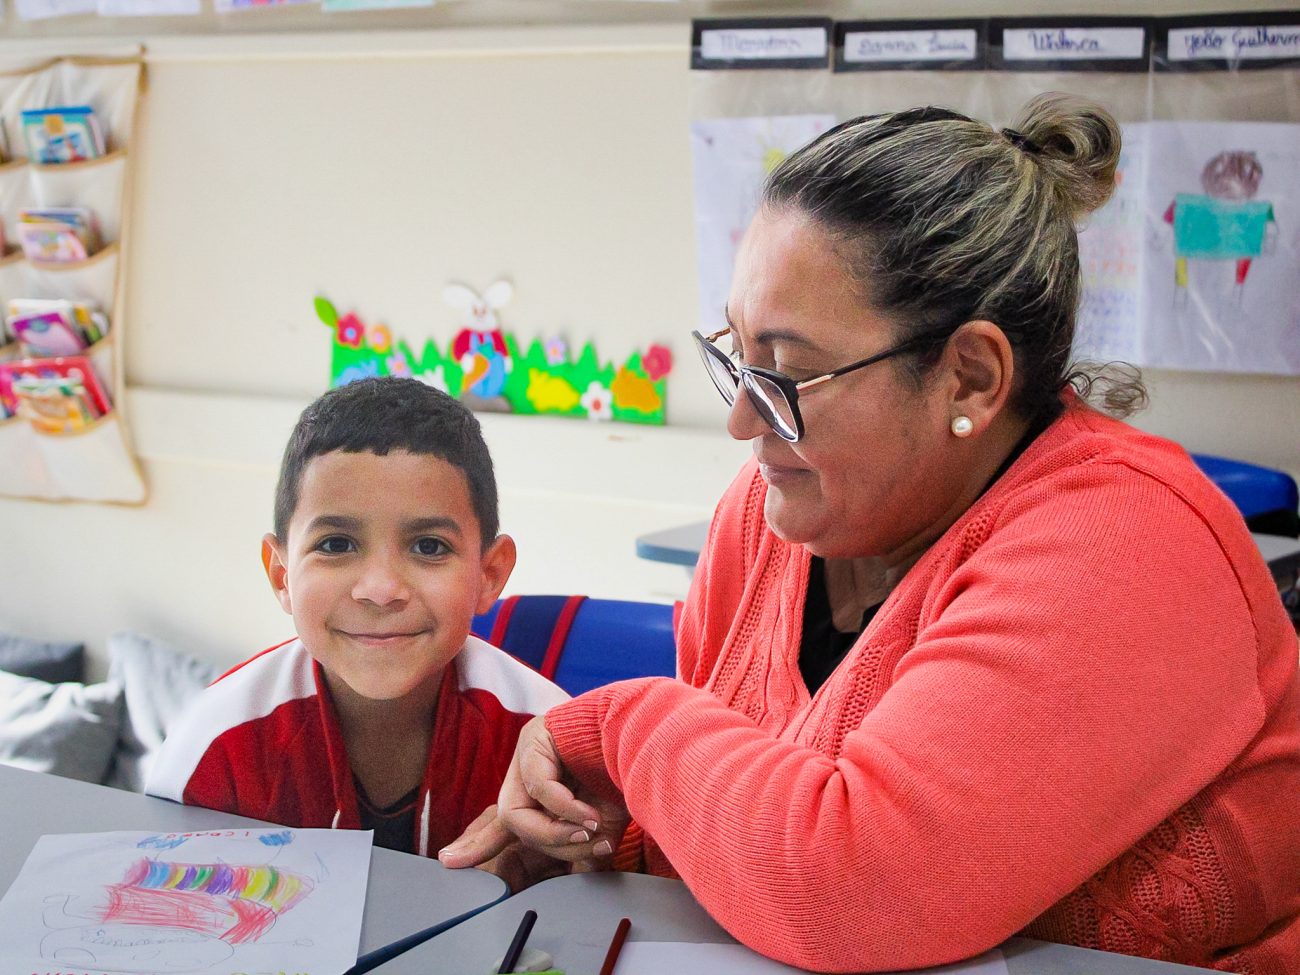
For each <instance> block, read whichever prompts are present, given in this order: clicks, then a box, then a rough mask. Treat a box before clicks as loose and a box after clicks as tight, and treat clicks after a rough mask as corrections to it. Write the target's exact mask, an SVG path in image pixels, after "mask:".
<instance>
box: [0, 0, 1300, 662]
mask: <svg viewBox="0 0 1300 975" xmlns="http://www.w3.org/2000/svg"><path fill="white" fill-rule="evenodd" d="M470 6H471V5H469V4H463V3H462V4H447V5H445V8H440V9H444V13H438V12H435V13H432V14H429V15H428V16H430V17H439V16H446V17H447V18H452V19H453V20H454V21H455V25H454V26H448V27H447V28H446V29H423V30H414V29H413V30H408V31H401V32H392V31H378V32H375V31H362V30H347V31H340V30H334V29H331V30H322V29H321V28H320V26H319V25H320V23H321V21H319V20H317V21H308V23H307V26H311V27H314V28H316V29H317V30H321V31H322V32H320V33H298V32H294V31H293V30H290V29H289V28H288V27H286V26H285V23H284V22H279V23H278V24H276V25H274V29H275V30H276V31H280V32H279V33H270V34H266V35H256V36H254V35H247V34H243V33H240V32H239V31H242V30H243V28H242V27H240V28H239V29H238V31H236V29H235V28H230V26H229V22H228V21H226V22H223V23H222V25H219V26H220V29H221V30H227V29H228V28H229V29H230V31H231V33H229V34H227V35H225V36H221V35H219V34H216V33H192V34H191V33H182V32H181V31H182V30H183V29H189V28H188V27H187V25H183V24H182V25H181V26H179V27H172V26H167V27H160V26H157V25H158V22H157V21H150V22H149V24H147V25H145V27H152V29H154V30H155V31H161V30H167V31H169V32H168V33H158V34H156V35H153V36H146V42H147V47H148V55H147V58H148V71H149V90H148V94H147V96H146V100H145V103H144V105H143V110H142V112H141V114H140V130H139V133H138V136H139V137H138V140H137V143H136V145H137V146H138V149H137V151H136V152H135V156H136V172H135V177H136V178H135V187H134V191H135V192H134V207H133V212H132V221H133V224H132V226H133V239H132V241H131V244H130V248H129V252H128V260H129V272H128V275H127V279H126V285H127V289H128V290H127V315H126V321H125V322H124V323H123V326H124V328H123V332H122V335H123V337H124V340H125V345H126V350H127V351H126V371H127V382H128V388H129V392H128V395H127V397H126V403H125V407H126V410H127V415H128V418H129V419H130V421H131V423H132V425H133V428H134V435H135V440H136V444H137V448H138V451H139V453H140V456H141V458H142V462H143V467H144V472H145V475H146V477H147V479H148V481H149V485H150V491H151V494H150V499H149V501H148V503H147V504H146V505H144V506H142V507H138V508H124V507H114V506H103V505H83V504H54V505H49V504H39V503H35V502H24V501H14V500H6V499H0V526H2V527H0V544H2V545H3V548H4V550H5V551H7V552H9V553H12V554H11V557H10V560H9V562H10V565H16V566H21V567H22V569H21V570H20V571H16V572H10V573H6V575H5V578H4V582H3V584H2V585H0V630H7V631H14V632H20V633H25V634H28V635H32V636H43V637H48V638H76V639H84V640H86V641H87V642H88V643H89V644H90V647H91V651H92V657H93V660H94V667H95V669H96V670H97V671H102V669H103V666H104V658H103V650H104V641H105V639H106V637H107V635H108V634H109V633H111V632H113V631H114V630H118V629H125V628H130V629H135V630H140V631H143V632H147V633H151V634H153V635H155V636H158V637H161V638H163V639H166V640H168V641H170V642H172V643H174V644H176V645H177V646H180V647H183V648H185V649H188V650H190V651H192V652H194V653H196V654H198V655H200V656H202V657H205V658H207V659H211V660H215V661H218V662H222V663H228V662H233V661H235V660H237V659H239V658H241V657H242V656H245V655H247V654H248V653H251V652H252V651H254V650H256V649H260V648H261V647H263V646H266V645H269V644H270V643H273V642H275V641H277V640H279V639H281V638H283V637H284V636H287V635H288V634H289V633H290V631H291V627H290V621H289V620H288V619H287V618H285V617H283V616H282V614H281V613H280V610H279V608H278V606H277V605H276V604H275V602H274V600H273V599H272V598H271V596H270V593H269V592H268V591H267V587H266V583H265V582H264V580H263V577H262V575H261V569H260V565H259V564H258V544H259V539H260V538H261V535H262V533H263V532H264V531H266V530H267V529H268V528H269V521H270V509H271V493H272V488H273V484H274V478H275V469H276V464H277V462H278V456H279V452H280V450H281V448H282V445H283V443H284V439H285V437H286V436H287V434H288V431H289V429H290V427H291V426H292V423H293V420H294V419H295V417H296V415H297V413H298V411H299V410H300V409H301V408H302V406H304V405H305V404H306V403H307V402H308V401H309V400H310V399H311V398H312V397H313V396H315V395H316V394H318V393H319V392H320V391H321V390H323V388H324V387H325V384H326V382H327V380H328V375H329V353H330V342H329V333H328V331H327V330H326V329H325V327H324V326H322V325H321V324H320V323H319V322H318V321H317V320H316V319H315V317H314V314H313V311H312V299H313V297H314V296H315V295H317V294H325V295H327V296H328V297H329V298H330V299H331V300H332V301H333V302H334V303H335V304H336V305H337V306H338V307H339V308H340V309H341V310H355V311H356V312H358V313H359V314H360V315H361V316H362V317H363V318H364V319H366V320H367V321H383V322H385V323H387V324H388V325H390V327H391V328H392V329H393V330H394V332H395V333H397V334H401V335H408V336H411V337H418V338H422V337H424V336H428V335H432V336H436V337H438V339H439V340H440V341H442V342H444V343H445V342H446V341H447V339H448V338H449V337H450V336H451V335H452V334H453V333H454V331H455V330H456V329H457V328H458V327H459V326H460V320H459V319H458V317H457V314H456V313H455V312H454V311H453V310H452V309H450V308H448V307H446V306H444V305H443V304H442V303H441V301H440V299H439V292H440V290H441V288H442V286H443V285H444V284H445V283H447V282H448V281H453V280H458V281H464V282H466V283H469V284H471V285H473V286H475V287H478V288H482V287H485V286H486V285H487V284H488V283H490V282H491V281H492V280H494V279H496V278H497V277H502V276H504V277H508V278H509V279H510V280H511V281H513V283H514V285H515V289H516V296H515V298H514V300H513V301H512V302H511V303H510V304H509V305H508V306H507V307H506V308H505V309H504V310H503V312H502V315H501V317H502V321H503V324H504V325H505V326H506V327H507V328H509V329H513V330H514V331H516V332H517V333H518V334H519V335H521V336H531V335H533V334H537V333H551V332H556V331H560V332H564V333H566V334H567V336H568V338H569V340H570V341H571V342H575V343H578V342H581V341H584V340H586V339H588V338H590V339H593V340H594V341H596V343H597V348H598V351H599V352H600V354H601V355H602V357H603V358H607V359H621V358H622V357H624V356H625V355H626V354H627V352H628V351H629V350H630V349H632V348H634V347H638V346H644V345H646V344H648V343H649V342H653V341H662V342H665V343H667V344H669V345H670V346H671V348H672V349H673V350H674V352H675V354H676V356H677V365H676V368H675V371H674V372H673V374H672V378H671V380H670V385H669V394H668V395H669V419H670V425H669V426H668V427H666V428H662V429H656V428H643V427H634V426H630V425H594V424H589V423H582V422H576V421H566V420H557V419H544V418H519V417H508V416H493V415H487V416H484V417H483V422H484V428H485V431H486V434H487V437H488V440H489V443H490V446H491V447H492V449H493V452H494V454H495V455H496V458H497V463H498V474H499V480H500V483H501V490H502V518H503V527H504V529H505V530H507V531H509V532H511V533H512V534H514V535H515V537H516V538H517V540H518V541H519V547H520V561H519V567H518V569H517V570H516V573H515V577H514V579H513V580H512V583H511V585H510V587H509V590H508V591H511V592H586V593H588V594H591V595H598V596H611V597H621V598H637V599H656V600H670V599H673V598H680V597H681V596H682V595H683V594H684V592H685V587H686V583H687V573H686V572H685V570H683V569H680V568H677V567H673V566H665V565H660V564H654V563H647V562H645V561H642V560H639V559H637V558H636V557H635V555H634V540H635V538H636V536H637V535H639V534H642V533H644V532H646V531H649V530H653V529H656V528H661V527H669V526H672V525H675V524H680V523H683V522H687V521H692V520H699V519H704V518H706V517H707V516H708V514H709V512H710V510H711V508H712V504H713V502H714V500H715V499H716V497H717V496H718V494H719V493H720V492H721V491H722V489H723V488H724V487H725V485H726V483H727V482H728V480H729V479H730V477H731V476H732V474H733V473H734V472H735V470H736V469H737V467H738V466H739V464H740V463H741V462H742V461H743V459H744V457H745V456H747V453H748V448H747V447H746V446H745V445H741V444H735V443H732V442H731V441H729V440H728V439H727V438H726V436H725V434H724V433H723V432H722V429H721V425H722V420H723V413H722V408H721V404H720V403H719V402H718V401H717V397H716V393H715V392H714V391H713V390H712V388H711V387H710V386H709V385H708V382H707V380H706V379H705V377H704V375H703V374H702V372H700V370H699V366H698V364H697V363H696V362H695V361H694V352H693V350H692V349H691V347H690V345H689V339H688V338H687V332H688V330H689V329H690V328H691V327H692V326H693V325H694V318H695V307H696V304H695V283H694V275H695V271H694V250H693V246H694V245H693V225H692V208H691V196H690V186H691V176H690V158H689V144H688V140H687V125H688V120H689V117H690V110H691V109H690V106H691V102H692V88H691V86H692V78H691V76H690V72H689V71H687V69H686V55H687V40H688V30H687V20H688V18H689V16H691V15H692V14H700V13H714V14H719V13H731V12H742V11H743V12H747V13H748V12H754V11H755V10H761V11H766V12H782V11H784V12H789V11H790V5H780V4H775V5H774V4H766V5H753V4H730V3H727V4H570V5H558V4H557V5H547V6H548V7H563V8H564V10H565V11H566V12H567V14H568V15H569V18H568V19H571V20H579V21H585V22H581V23H569V24H566V25H563V26H553V25H548V26H534V27H530V26H521V25H520V22H521V21H522V20H523V19H524V17H523V16H522V15H521V14H520V13H519V10H518V9H515V8H511V7H510V5H505V6H504V7H503V6H502V5H500V4H498V5H495V6H494V7H492V10H493V11H495V13H494V14H493V15H492V16H495V17H496V18H497V20H496V21H493V20H492V16H488V15H487V14H482V15H481V19H480V20H479V21H477V22H472V23H469V24H467V25H461V23H460V22H461V21H464V20H466V18H467V17H468V15H467V13H466V11H467V10H469V8H470ZM486 6H489V5H485V7H486ZM799 6H800V8H801V9H808V8H811V7H814V6H816V5H799ZM1270 6H1272V7H1275V8H1278V9H1282V8H1283V6H1284V5H1283V4H1272V5H1270V4H1267V3H1265V4H1260V3H1251V4H1233V3H1217V4H1213V5H1182V6H1180V7H1177V8H1172V7H1167V5H1166V7H1167V9H1164V10H1162V11H1161V12H1173V11H1174V10H1191V9H1202V10H1204V9H1234V8H1235V9H1260V8H1261V7H1263V8H1268V7H1270ZM516 7H518V5H516ZM453 8H455V9H453ZM615 8H618V9H615ZM650 8H654V9H653V10H650ZM977 8H978V9H977ZM1029 8H1032V10H1033V12H1044V13H1046V12H1087V13H1119V12H1125V11H1126V10H1131V9H1132V8H1131V7H1125V6H1124V5H1120V4H1114V3H1104V2H1100V0H1093V2H1091V3H1078V2H1076V3H1069V4H1066V3H1055V2H1053V3H1035V4H1020V5H1013V4H1005V3H989V2H983V3H961V4H958V3H955V2H950V3H936V2H931V3H923V4H921V5H920V6H917V5H916V4H901V3H899V4H894V5H893V6H892V7H891V6H890V5H889V4H880V5H873V7H872V11H871V13H872V15H873V16H881V17H884V16H891V15H892V16H899V15H904V14H907V15H912V16H945V15H946V16H953V15H957V14H961V15H968V14H974V13H1003V14H1011V13H1024V12H1027V10H1028V9H1029ZM577 9H582V10H586V11H592V13H591V14H590V16H587V17H585V18H584V17H579V16H577V15H576V14H575V13H574V11H575V10H577ZM817 9H818V10H821V11H824V12H827V13H831V14H836V15H847V14H848V13H856V14H857V15H858V16H861V10H860V9H855V6H854V5H851V4H838V5H837V4H827V5H820V6H817ZM256 16H258V15H251V14H250V15H245V18H246V19H245V21H244V23H250V22H252V21H251V18H254V17H256ZM294 16H295V17H297V18H298V19H299V20H301V19H302V18H303V17H305V15H303V14H295V15H294ZM317 16H318V17H319V15H317ZM366 16H367V18H371V19H366V20H363V21H359V22H357V23H362V24H366V25H370V24H376V25H377V24H380V23H385V21H382V20H380V19H376V18H374V15H366ZM403 16H413V15H410V14H403ZM468 19H469V20H470V21H473V18H472V17H468ZM177 23H179V22H177ZM349 23H351V22H349ZM129 26H130V25H128V28H129ZM200 26H203V25H200ZM290 26H292V24H291V25H290ZM331 26H332V25H331ZM111 27H112V33H114V34H115V35H116V38H117V39H116V41H115V43H117V44H119V45H120V41H121V39H122V38H123V37H125V36H128V30H127V28H123V27H122V25H121V24H120V23H119V22H114V23H113V24H112V25H111ZM207 29H208V30H215V29H216V28H214V27H212V25H211V24H207ZM140 30H141V31H142V34H141V35H140V36H145V35H144V34H143V30H144V28H143V27H142V28H140ZM41 31H44V33H41ZM94 43H98V42H94ZM74 44H76V45H77V47H76V49H78V50H84V49H86V48H87V46H91V47H93V43H92V42H87V41H84V40H79V39H76V38H73V37H67V36H58V34H57V26H48V25H47V26H46V27H43V28H39V29H38V27H37V26H34V25H22V24H14V23H6V25H5V27H4V30H3V32H0V58H7V59H12V58H14V57H19V56H22V57H28V56H33V57H34V56H38V55H39V54H42V53H45V52H46V51H48V50H55V49H68V48H69V47H71V46H72V45H74ZM1148 378H1149V383H1150V386H1151V389H1152V393H1153V404H1152V407H1151V408H1150V410H1149V411H1148V412H1147V413H1145V414H1144V415H1142V416H1141V417H1140V418H1139V419H1138V421H1137V422H1138V424H1139V425H1140V426H1143V427H1145V428H1148V429H1151V430H1154V431H1156V432H1159V433H1162V434H1164V435H1167V436H1171V437H1173V438H1175V439H1177V440H1180V441H1181V442H1183V443H1184V444H1186V445H1187V446H1188V447H1189V448H1191V449H1193V450H1198V451H1204V452H1210V453H1221V454H1226V455H1229V456H1233V457H1238V458H1242V459H1246V460H1252V461H1256V462H1259V463H1264V464H1269V465H1272V466H1277V467H1282V468H1284V469H1287V470H1289V471H1291V472H1293V473H1296V474H1297V475H1300V443H1298V439H1297V438H1296V436H1295V433H1294V428H1295V422H1296V418H1297V417H1298V416H1300V383H1297V382H1296V381H1295V380H1294V379H1280V378H1275V377H1260V376H1231V375H1198V374H1187V373H1171V372H1153V373H1151V374H1149V377H1148Z"/></svg>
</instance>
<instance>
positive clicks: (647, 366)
mask: <svg viewBox="0 0 1300 975" xmlns="http://www.w3.org/2000/svg"><path fill="white" fill-rule="evenodd" d="M672 367H673V354H672V352H671V351H669V349H668V347H667V346H664V345H652V346H650V348H648V349H646V352H645V355H643V356H642V357H641V368H643V369H644V370H645V374H646V375H647V376H649V377H650V378H651V379H652V380H659V379H662V378H663V377H664V376H666V375H668V371H669V370H670V369H672Z"/></svg>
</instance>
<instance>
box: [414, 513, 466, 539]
mask: <svg viewBox="0 0 1300 975" xmlns="http://www.w3.org/2000/svg"><path fill="white" fill-rule="evenodd" d="M402 527H403V528H405V529H406V530H407V531H408V532H410V533H412V534H414V533H415V532H428V531H442V532H447V533H448V534H452V535H459V534H460V523H459V522H458V521H456V519H455V518H445V517H444V518H439V517H430V518H413V519H412V520H411V521H408V522H405V523H403V526H402Z"/></svg>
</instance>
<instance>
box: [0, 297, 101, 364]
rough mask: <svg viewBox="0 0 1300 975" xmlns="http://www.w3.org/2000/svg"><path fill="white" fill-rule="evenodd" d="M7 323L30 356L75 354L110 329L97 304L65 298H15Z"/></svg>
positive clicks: (9, 307) (8, 310)
mask: <svg viewBox="0 0 1300 975" xmlns="http://www.w3.org/2000/svg"><path fill="white" fill-rule="evenodd" d="M5 324H6V325H7V326H8V329H9V334H10V335H12V336H13V337H14V338H15V339H16V340H17V341H18V342H19V343H20V345H21V346H22V353H23V355H27V356H51V355H76V354H77V353H78V352H80V351H81V350H82V349H85V348H87V347H89V346H91V345H94V344H95V343H96V342H98V341H99V340H100V339H102V338H103V337H104V335H105V334H106V333H107V332H108V319H107V318H105V317H104V315H103V313H102V312H101V311H100V310H99V308H98V306H96V305H93V304H87V303H85V302H80V301H69V300H67V299H65V298H14V299H13V300H11V301H10V302H9V303H8V304H7V305H6V307H5Z"/></svg>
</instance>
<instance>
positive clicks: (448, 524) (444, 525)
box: [307, 515, 461, 535]
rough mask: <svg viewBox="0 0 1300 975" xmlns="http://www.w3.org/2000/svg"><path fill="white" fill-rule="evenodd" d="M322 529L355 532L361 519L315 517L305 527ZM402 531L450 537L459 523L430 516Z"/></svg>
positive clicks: (450, 519) (457, 532) (404, 526)
mask: <svg viewBox="0 0 1300 975" xmlns="http://www.w3.org/2000/svg"><path fill="white" fill-rule="evenodd" d="M322 528H335V529H338V530H340V531H350V532H356V531H360V530H361V519H360V518H352V517H349V516H348V515H317V516H316V517H315V518H313V519H312V520H311V522H310V523H309V524H308V525H307V530H308V531H313V532H314V531H319V530H320V529H322ZM402 528H403V530H404V531H406V532H408V533H410V534H415V533H416V532H430V531H441V532H446V533H448V534H451V535H459V534H460V533H461V530H460V523H459V522H457V521H456V519H454V518H447V517H438V516H430V517H428V518H412V519H411V520H410V521H405V522H403V523H402Z"/></svg>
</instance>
